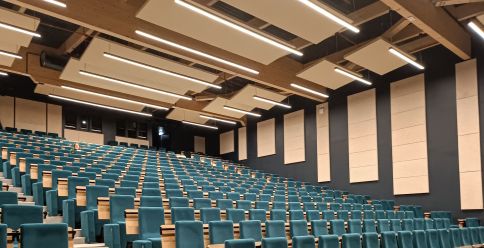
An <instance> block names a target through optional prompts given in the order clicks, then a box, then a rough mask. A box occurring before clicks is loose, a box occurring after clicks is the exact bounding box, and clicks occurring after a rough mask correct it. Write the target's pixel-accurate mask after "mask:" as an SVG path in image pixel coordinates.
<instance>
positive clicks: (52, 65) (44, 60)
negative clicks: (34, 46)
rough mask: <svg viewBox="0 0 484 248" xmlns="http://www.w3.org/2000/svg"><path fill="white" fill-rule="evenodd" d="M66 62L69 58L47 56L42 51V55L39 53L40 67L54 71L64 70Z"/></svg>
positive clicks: (53, 55)
mask: <svg viewBox="0 0 484 248" xmlns="http://www.w3.org/2000/svg"><path fill="white" fill-rule="evenodd" d="M68 60H69V58H67V57H64V56H59V55H55V54H48V53H47V52H45V51H42V53H40V64H41V65H42V67H46V68H49V69H53V70H56V71H62V70H64V67H65V66H66V64H67V61H68Z"/></svg>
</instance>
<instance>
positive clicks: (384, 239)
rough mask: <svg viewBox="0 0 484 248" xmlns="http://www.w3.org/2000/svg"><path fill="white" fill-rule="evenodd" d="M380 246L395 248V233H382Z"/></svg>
mask: <svg viewBox="0 0 484 248" xmlns="http://www.w3.org/2000/svg"><path fill="white" fill-rule="evenodd" d="M381 244H382V247H383V248H393V247H397V236H396V233H395V232H391V231H390V232H388V231H387V232H382V233H381Z"/></svg>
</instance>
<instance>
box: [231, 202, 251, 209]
mask: <svg viewBox="0 0 484 248" xmlns="http://www.w3.org/2000/svg"><path fill="white" fill-rule="evenodd" d="M235 205H236V206H237V208H238V209H243V210H249V209H251V208H252V202H251V201H249V200H237V201H236V203H235Z"/></svg>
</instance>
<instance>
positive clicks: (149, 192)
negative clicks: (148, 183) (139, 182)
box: [141, 188, 161, 196]
mask: <svg viewBox="0 0 484 248" xmlns="http://www.w3.org/2000/svg"><path fill="white" fill-rule="evenodd" d="M141 195H143V196H161V191H160V188H143V191H142V192H141Z"/></svg>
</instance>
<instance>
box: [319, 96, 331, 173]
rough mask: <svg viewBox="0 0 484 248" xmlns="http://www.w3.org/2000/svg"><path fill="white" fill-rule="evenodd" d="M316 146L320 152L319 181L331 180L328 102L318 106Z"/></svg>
mask: <svg viewBox="0 0 484 248" xmlns="http://www.w3.org/2000/svg"><path fill="white" fill-rule="evenodd" d="M316 133H317V134H316V137H317V140H316V146H317V153H318V166H317V168H318V182H329V181H331V166H330V164H331V162H330V161H331V159H330V153H329V151H330V147H329V108H328V103H323V104H319V105H317V106H316Z"/></svg>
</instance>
